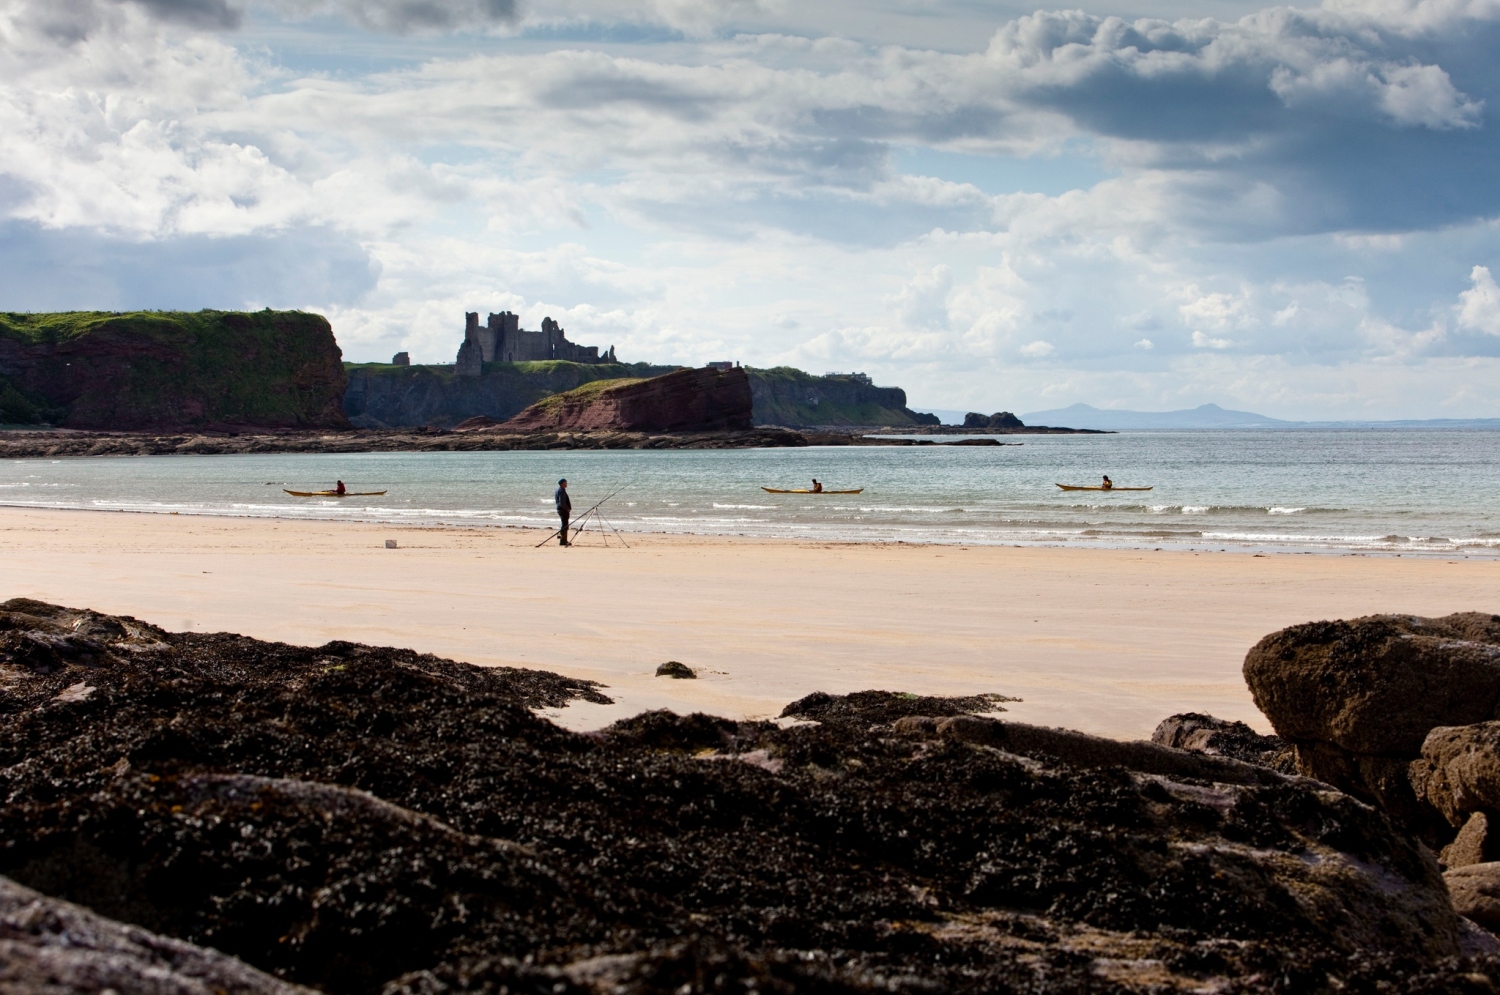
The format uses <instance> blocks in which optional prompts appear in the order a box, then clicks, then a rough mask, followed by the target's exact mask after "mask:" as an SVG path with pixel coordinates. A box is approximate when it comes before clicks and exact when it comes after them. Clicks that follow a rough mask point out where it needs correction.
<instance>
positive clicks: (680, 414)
mask: <svg viewBox="0 0 1500 995" xmlns="http://www.w3.org/2000/svg"><path fill="white" fill-rule="evenodd" d="M750 408H751V399H750V378H749V377H748V376H747V375H746V374H745V371H744V370H742V369H733V370H713V369H700V370H678V371H677V372H675V373H668V374H666V375H665V376H660V377H652V378H651V379H650V380H603V381H598V382H595V383H592V384H586V385H585V386H583V387H580V388H578V389H577V390H570V391H568V392H567V393H565V394H556V395H554V396H552V397H549V398H545V399H544V400H541V401H539V402H537V403H536V404H533V405H532V406H531V407H529V408H527V409H526V410H525V411H522V412H521V413H520V414H518V415H516V416H515V417H514V418H512V419H511V420H510V421H508V422H506V423H505V426H504V427H505V428H524V429H535V428H575V429H619V430H629V431H636V432H651V431H657V432H708V431H720V430H723V429H748V428H750V426H751V414H750Z"/></svg>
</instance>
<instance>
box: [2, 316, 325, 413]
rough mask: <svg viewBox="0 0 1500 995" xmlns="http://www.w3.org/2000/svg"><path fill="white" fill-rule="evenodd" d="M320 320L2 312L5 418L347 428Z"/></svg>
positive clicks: (305, 318)
mask: <svg viewBox="0 0 1500 995" xmlns="http://www.w3.org/2000/svg"><path fill="white" fill-rule="evenodd" d="M344 388H345V376H344V368H343V364H342V354H341V352H340V350H339V347H338V344H337V343H336V342H335V341H334V338H333V330H332V329H331V328H330V327H329V325H328V321H327V319H325V318H323V317H322V316H321V315H316V314H305V313H303V312H300V311H269V310H267V311H255V312H230V311H196V312H191V313H187V312H171V311H141V312H135V313H128V314H111V313H104V312H76V313H65V314H5V315H0V423H5V424H50V425H57V426H62V427H66V428H77V429H92V430H116V431H118V430H139V429H156V428H173V429H179V430H180V429H183V428H190V429H191V428H197V429H199V430H204V429H215V428H217V429H227V430H231V431H233V430H235V429H236V428H238V427H246V426H255V427H257V428H261V429H268V428H269V429H274V428H301V429H308V428H347V427H348V425H349V423H348V421H347V420H346V419H345V417H344V412H343V398H344Z"/></svg>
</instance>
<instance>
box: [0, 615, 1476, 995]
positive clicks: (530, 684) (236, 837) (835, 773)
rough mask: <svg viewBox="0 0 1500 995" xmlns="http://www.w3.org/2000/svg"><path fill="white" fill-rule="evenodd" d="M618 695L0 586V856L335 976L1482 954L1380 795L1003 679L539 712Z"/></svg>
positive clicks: (206, 937) (701, 975) (707, 984)
mask: <svg viewBox="0 0 1500 995" xmlns="http://www.w3.org/2000/svg"><path fill="white" fill-rule="evenodd" d="M604 690H605V689H601V688H600V687H599V686H597V685H594V684H590V683H589V682H585V681H578V680H573V679H570V678H566V677H563V676H560V675H556V674H549V673H545V672H540V671H526V670H514V669H507V668H480V667H474V666H469V665H467V664H462V663H456V662H453V661H449V660H443V659H439V658H435V657H432V656H427V655H423V654H418V653H415V652H412V651H410V650H400V649H389V648H381V647H372V646H365V645H361V644H356V643H350V642H331V643H327V644H325V645H322V646H318V647H299V646H289V645H284V644H279V643H267V642H261V641H257V640H254V639H250V638H246V637H242V636H236V635H232V634H227V633H218V634H203V633H177V632H168V631H165V630H163V629H161V628H158V627H156V626H154V625H151V624H149V623H146V622H142V621H139V620H136V619H132V618H127V617H112V616H108V615H101V614H98V613H95V612H90V611H85V610H77V609H69V608H62V607H59V606H55V605H49V604H44V603H40V602H35V601H26V600H13V601H9V602H6V603H4V604H0V715H3V720H0V874H4V875H6V876H8V877H9V878H10V879H12V880H14V881H15V882H18V883H19V885H21V886H23V887H26V888H32V889H35V890H36V891H38V892H40V893H42V894H44V895H46V896H49V897H50V898H51V899H56V900H60V901H67V902H74V903H77V904H79V905H82V906H86V907H87V908H88V909H90V910H92V913H93V914H94V915H95V916H101V917H106V918H107V919H110V920H114V921H115V922H117V923H120V924H128V926H124V925H122V926H120V927H119V928H120V929H121V930H126V933H125V934H122V935H128V936H130V937H134V938H136V940H138V941H140V942H142V943H148V944H149V943H150V942H157V941H154V940H149V939H145V940H143V939H141V938H142V937H144V936H146V933H143V932H135V933H130V932H128V930H129V928H131V927H133V928H135V929H137V930H141V931H149V933H150V934H152V935H154V936H157V937H165V938H170V941H171V942H177V943H181V944H191V945H194V946H195V947H198V948H204V949H207V948H212V950H214V951H218V952H220V953H222V954H223V955H226V956H227V957H231V958H235V959H237V960H238V961H240V962H242V963H243V964H244V965H248V968H246V971H247V973H246V974H245V975H243V977H251V978H259V977H261V975H257V974H253V973H251V972H250V971H249V969H251V968H253V969H254V971H259V972H265V973H266V974H269V975H273V976H275V977H276V978H278V979H280V980H281V981H283V982H285V983H287V984H296V985H307V986H312V987H314V988H318V989H321V990H322V991H324V992H328V993H330V995H344V993H349V995H355V993H359V995H366V993H376V992H380V993H384V995H405V993H411V995H419V993H420V995H438V993H458V992H485V993H494V995H500V993H537V995H541V993H552V995H581V993H596V995H602V993H606V992H608V993H624V995H629V993H664V995H665V993H668V992H672V993H685V995H690V993H698V992H740V993H749V992H752V991H753V992H767V993H770V992H785V993H790V992H839V993H852V992H891V991H899V992H975V993H978V992H986V993H988V992H997V991H1016V992H1022V991H1024V992H1052V993H1074V992H1079V993H1082V992H1088V993H1103V992H1141V993H1145V992H1169V991H1217V992H1320V991H1327V992H1334V991H1337V992H1377V991H1381V992H1384V991H1402V992H1439V991H1442V992H1463V991H1467V992H1480V991H1490V990H1493V986H1492V985H1491V983H1490V982H1489V980H1488V978H1490V977H1493V976H1495V974H1496V972H1497V970H1500V960H1497V958H1496V956H1495V951H1496V949H1497V947H1496V943H1495V940H1494V938H1493V937H1491V936H1490V935H1489V934H1488V933H1485V932H1484V931H1482V930H1480V929H1479V928H1478V927H1476V926H1474V925H1473V924H1472V923H1469V922H1468V921H1467V920H1464V919H1461V918H1460V917H1459V916H1457V915H1456V914H1455V913H1454V911H1453V908H1452V905H1451V903H1450V901H1449V897H1448V891H1447V888H1446V887H1445V884H1444V881H1443V878H1442V876H1441V874H1440V873H1439V868H1438V864H1437V861H1436V859H1435V858H1434V856H1433V854H1432V853H1431V852H1430V851H1429V850H1427V849H1426V848H1425V847H1423V846H1422V845H1421V844H1420V843H1419V842H1418V841H1417V840H1415V839H1414V838H1412V837H1411V836H1410V835H1409V834H1408V833H1406V832H1405V831H1404V830H1403V829H1402V827H1401V826H1399V825H1397V824H1396V823H1395V822H1393V821H1392V820H1391V819H1390V818H1389V817H1388V816H1387V815H1386V814H1385V813H1383V812H1382V811H1380V810H1379V809H1377V808H1374V807H1372V806H1370V805H1367V804H1365V803H1364V802H1361V801H1359V800H1358V799H1356V798H1354V797H1351V796H1350V795H1347V794H1344V793H1342V792H1339V791H1336V790H1334V789H1332V788H1331V787H1329V786H1328V785H1326V784H1323V783H1319V782H1317V781H1313V780H1311V779H1308V778H1303V777H1296V776H1287V775H1285V774H1282V773H1280V772H1278V771H1276V770H1273V769H1270V768H1268V767H1265V766H1261V765H1257V764H1253V763H1246V762H1244V761H1242V760H1239V759H1236V758H1235V757H1233V756H1230V755H1228V751H1226V752H1225V753H1223V754H1220V755H1211V754H1209V753H1206V752H1202V751H1199V752H1194V751H1190V750H1181V749H1176V748H1173V747H1171V746H1166V745H1162V744H1159V743H1133V744H1122V743H1115V742H1113V741H1109V740H1101V739H1098V738H1097V737H1092V736H1084V735H1081V734H1078V733H1071V732H1067V731H1065V730H1056V729H1042V728H1039V727H1035V726H1028V725H1024V724H1020V723H1013V722H1008V721H1003V720H1002V719H1000V718H996V717H995V716H997V715H1003V714H1004V713H1003V708H1004V703H1005V699H1004V698H1003V696H999V695H995V694H986V695H975V696H973V697H971V698H935V697H919V696H916V695H908V694H897V693H890V692H863V693H860V694H856V695H846V696H839V695H828V694H819V695H812V696H809V697H808V698H804V699H803V700H801V701H799V702H794V703H793V704H792V705H790V706H788V708H787V717H786V719H785V720H783V721H782V722H779V723H772V722H736V721H730V720H726V719H721V718H715V717H712V716H707V715H700V714H695V715H688V716H678V715H674V714H671V713H668V712H647V713H645V714H642V715H638V716H636V717H634V718H631V719H627V720H624V721H620V722H617V723H615V724H614V725H611V726H609V727H607V728H605V729H604V730H602V731H601V732H598V733H592V734H578V733H572V732H568V731H566V730H564V729H562V728H560V727H558V726H556V725H554V724H552V723H551V722H549V721H547V720H546V719H544V718H541V717H539V716H538V715H537V714H536V713H535V711H534V709H536V708H540V707H544V706H545V707H558V706H561V705H565V704H567V703H568V702H570V701H572V702H575V704H574V705H573V706H572V707H577V708H587V707H590V705H589V704H588V703H589V702H604V701H607V700H608V699H607V698H606V697H605V696H604V694H603V691H604ZM1195 742H1197V741H1196V740H1195ZM1198 745H1199V746H1204V744H1203V743H1199V744H1198ZM4 889H6V890H0V895H5V894H22V896H23V898H24V897H25V893H19V892H17V891H16V890H15V888H14V886H12V885H5V886H4ZM1480 890H1482V889H1480ZM27 900H30V899H27ZM0 919H3V912H0ZM8 922H9V920H8V919H3V921H0V942H6V941H8V938H10V937H11V936H12V935H13V934H8V933H6V932H4V931H5V930H13V929H14V927H12V926H9V925H6V923H8ZM92 928H97V929H104V928H105V927H103V926H96V927H92ZM110 928H113V927H110ZM162 942H166V941H162ZM183 949H184V951H185V952H183V953H182V955H181V956H182V960H181V961H180V962H174V964H167V965H165V966H164V967H163V972H162V975H163V977H171V976H172V972H173V971H175V970H178V968H177V967H176V966H175V964H176V963H181V964H195V963H198V961H196V960H194V959H193V958H194V957H195V956H197V955H195V954H192V953H191V952H190V951H187V950H186V948H183ZM194 970H197V969H196V968H194ZM216 970H220V975H216V976H215V977H219V976H223V977H228V976H229V974H228V973H226V972H228V971H229V969H228V968H227V967H224V966H222V965H221V966H220V967H219V968H216ZM121 977H125V978H126V980H125V981H124V982H122V984H121V985H119V986H116V989H115V990H116V991H118V992H120V995H134V993H136V992H145V991H177V990H182V991H187V990H189V989H188V987H186V982H184V983H183V986H179V987H178V988H172V987H170V986H166V985H165V984H164V985H163V986H161V987H157V988H150V987H147V986H144V985H137V984H136V983H134V982H131V981H129V979H128V977H127V976H126V975H123V974H122V975H121ZM257 984H259V982H257ZM75 990H76V989H75ZM195 990H224V991H230V992H238V991H250V992H255V991H260V990H266V991H268V992H269V990H270V989H266V988H256V987H255V985H252V984H250V983H249V982H246V983H245V984H244V985H242V986H240V987H235V986H233V985H231V984H228V983H225V982H219V981H205V982H204V984H202V985H201V986H200V987H199V988H198V989H195Z"/></svg>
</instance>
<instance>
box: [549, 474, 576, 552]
mask: <svg viewBox="0 0 1500 995" xmlns="http://www.w3.org/2000/svg"><path fill="white" fill-rule="evenodd" d="M552 502H553V503H554V504H556V505H557V517H559V518H561V519H562V528H560V529H558V530H557V543H558V545H560V546H566V545H568V519H569V518H571V517H572V515H573V501H572V499H571V498H569V497H568V478H567V477H564V478H563V479H561V480H559V481H558V482H557V493H556V494H554V495H552Z"/></svg>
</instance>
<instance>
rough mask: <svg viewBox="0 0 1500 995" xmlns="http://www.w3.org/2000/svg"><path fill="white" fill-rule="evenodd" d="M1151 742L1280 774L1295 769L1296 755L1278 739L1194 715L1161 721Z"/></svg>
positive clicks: (1215, 719) (1243, 725) (1152, 735)
mask: <svg viewBox="0 0 1500 995" xmlns="http://www.w3.org/2000/svg"><path fill="white" fill-rule="evenodd" d="M1151 742H1153V743H1157V744H1159V745H1161V746H1170V747H1172V748H1173V749H1177V750H1188V751H1190V752H1193V753H1206V754H1208V755H1209V756H1215V757H1233V758H1234V759H1235V760H1243V761H1245V762H1246V763H1252V764H1259V765H1260V766H1262V767H1270V768H1271V769H1273V770H1278V771H1281V772H1282V773H1284V774H1294V773H1296V770H1297V758H1296V753H1295V751H1294V750H1293V749H1292V747H1291V745H1290V744H1288V743H1287V742H1286V741H1285V740H1283V739H1282V738H1281V737H1280V736H1262V735H1260V734H1259V733H1257V732H1256V731H1255V730H1254V729H1251V728H1250V727H1249V726H1247V725H1246V724H1245V723H1243V722H1229V721H1227V720H1225V719H1217V718H1214V717H1213V716H1212V715H1200V714H1199V713H1197V712H1183V713H1181V714H1179V715H1173V716H1170V717H1169V718H1165V719H1162V721H1161V722H1160V723H1159V724H1158V725H1157V727H1156V731H1155V732H1153V733H1152V734H1151Z"/></svg>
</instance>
